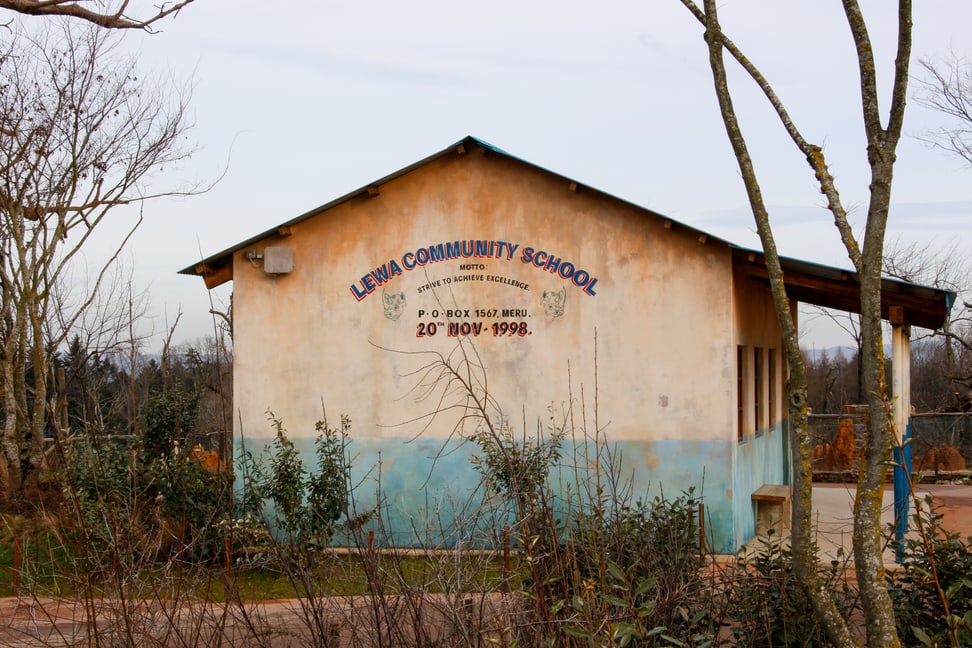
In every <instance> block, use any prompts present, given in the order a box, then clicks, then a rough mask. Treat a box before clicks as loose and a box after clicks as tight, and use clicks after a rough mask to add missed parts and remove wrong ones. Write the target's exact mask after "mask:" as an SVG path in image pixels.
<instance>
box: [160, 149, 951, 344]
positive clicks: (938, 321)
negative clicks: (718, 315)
mask: <svg viewBox="0 0 972 648" xmlns="http://www.w3.org/2000/svg"><path fill="white" fill-rule="evenodd" d="M473 150H478V151H480V152H482V153H487V154H495V155H500V156H503V157H505V158H509V159H512V160H516V161H517V162H519V163H521V164H524V165H526V166H529V167H532V168H535V169H539V170H540V171H543V172H545V173H548V174H551V175H554V176H557V177H559V178H562V179H563V180H564V181H565V182H567V183H568V184H569V185H570V186H571V188H572V189H576V188H577V187H578V186H579V184H580V183H578V182H576V181H574V180H571V179H570V178H566V177H564V176H561V175H560V174H557V173H554V172H552V171H550V170H548V169H544V168H542V167H539V166H537V165H535V164H532V163H530V162H527V161H526V160H523V159H521V158H518V157H515V156H513V155H510V154H509V153H507V152H506V151H503V150H502V149H499V148H497V147H495V146H493V145H491V144H488V143H486V142H484V141H482V140H479V139H477V138H475V137H471V136H470V137H465V138H463V139H462V140H460V141H458V142H456V143H455V144H452V145H451V146H448V147H446V148H445V149H442V150H441V151H439V152H437V153H434V154H432V155H430V156H428V157H426V158H424V159H422V160H419V161H418V162H415V163H414V164H410V165H409V166H407V167H404V168H402V169H399V170H398V171H395V172H394V173H391V174H390V175H387V176H385V177H383V178H381V179H380V180H376V181H375V182H373V183H370V184H368V185H365V186H364V187H361V188H359V189H357V190H355V191H352V192H350V193H348V194H345V195H344V196H341V197H340V198H337V199H336V200H332V201H331V202H329V203H327V204H324V205H321V206H320V207H317V208H315V209H312V210H311V211H308V212H306V213H304V214H301V215H300V216H297V217H296V218H292V219H291V220H289V221H287V222H285V223H283V224H282V225H279V226H277V227H274V228H272V229H269V230H267V231H265V232H261V233H260V234H257V235H256V236H253V237H251V238H249V239H247V240H245V241H242V242H240V243H237V244H236V245H234V246H232V247H230V248H227V249H225V250H223V251H222V252H218V253H216V254H214V255H212V256H210V257H207V258H205V259H203V260H202V261H199V262H198V263H195V264H193V265H191V266H189V267H187V268H183V269H182V270H180V271H179V273H180V274H187V275H196V276H200V277H202V278H203V279H204V281H205V282H206V287H207V288H215V287H216V286H219V285H220V284H223V283H226V282H228V281H232V279H233V256H234V254H235V253H236V252H238V251H240V250H245V249H248V248H250V247H252V246H254V245H257V244H259V243H260V242H261V241H265V240H267V239H270V238H274V237H281V236H288V235H289V234H290V230H291V227H292V226H293V225H296V224H298V223H300V222H302V221H304V220H307V219H309V218H313V217H315V216H318V215H320V214H322V213H324V212H326V211H328V210H330V209H332V208H333V207H335V206H337V205H340V204H341V203H345V202H348V201H350V200H356V199H370V198H373V197H375V196H378V195H380V193H381V186H382V185H383V184H385V183H387V182H390V181H392V180H395V179H397V178H400V177H402V176H404V175H406V174H408V173H410V172H412V171H413V170H415V169H417V168H419V167H421V166H423V165H425V164H427V163H429V162H431V161H433V160H435V159H437V158H441V157H443V156H447V155H460V156H461V155H466V154H468V153H469V152H470V151H473ZM584 188H585V190H587V191H591V192H594V193H596V194H599V195H601V196H604V197H605V198H608V199H610V200H617V201H620V202H622V203H625V204H629V205H631V206H633V207H635V208H637V209H640V210H641V211H643V212H644V213H645V214H646V216H654V217H657V218H662V219H664V220H665V222H666V227H670V226H672V225H673V224H674V221H672V220H671V219H669V218H667V217H666V216H663V215H661V214H658V213H657V212H653V211H651V210H649V209H646V208H644V207H641V206H640V205H634V204H633V203H630V202H628V201H625V200H623V199H621V198H618V197H616V196H612V195H610V194H607V193H605V192H602V191H599V190H597V189H595V188H593V187H589V186H586V185H585V187H584ZM678 227H679V228H681V229H685V230H689V231H693V232H696V233H697V234H698V235H699V236H700V237H701V238H700V240H708V241H711V242H712V243H716V242H720V243H722V244H725V245H728V246H729V247H730V248H731V249H732V254H733V265H734V267H735V268H736V269H738V270H741V271H742V272H744V273H746V274H748V275H749V276H750V277H751V278H753V279H754V280H756V281H758V282H761V283H763V284H764V285H766V286H767V287H768V286H769V279H768V273H767V270H766V263H765V260H764V256H763V253H762V252H761V251H758V250H749V249H745V248H741V247H737V246H735V245H732V244H731V243H729V242H728V241H724V240H722V239H719V238H717V237H714V236H712V235H709V234H706V233H705V232H702V231H700V230H696V229H695V228H693V227H690V226H687V225H685V224H682V223H679V224H678ZM781 262H782V265H783V274H784V283H785V285H786V291H787V294H788V295H789V297H790V298H791V299H795V300H797V301H799V302H803V303H806V304H813V305H816V306H823V307H826V308H833V309H836V310H842V311H847V312H851V313H859V312H860V286H859V284H858V282H857V274H856V273H855V272H853V271H850V270H843V269H840V268H835V267H832V266H825V265H819V264H816V263H810V262H808V261H801V260H798V259H790V258H781ZM955 297H956V295H955V293H954V292H950V291H947V290H940V289H937V288H931V287H928V286H922V285H919V284H914V283H909V282H906V281H899V280H895V279H888V278H885V279H882V281H881V316H882V317H883V318H884V319H887V320H889V321H891V322H892V323H895V324H908V325H914V326H919V327H921V328H927V329H932V330H936V329H939V328H941V327H942V326H943V325H944V324H945V322H946V321H947V319H948V314H949V312H950V311H951V308H952V304H953V303H954V302H955Z"/></svg>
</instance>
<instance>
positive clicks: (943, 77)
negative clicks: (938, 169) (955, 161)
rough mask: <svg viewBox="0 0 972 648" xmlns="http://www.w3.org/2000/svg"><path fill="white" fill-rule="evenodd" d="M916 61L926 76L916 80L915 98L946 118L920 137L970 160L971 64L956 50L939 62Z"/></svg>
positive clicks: (971, 162) (971, 146)
mask: <svg viewBox="0 0 972 648" xmlns="http://www.w3.org/2000/svg"><path fill="white" fill-rule="evenodd" d="M919 63H920V64H921V66H922V67H923V68H924V69H925V76H924V77H923V78H920V79H918V80H917V81H916V83H915V85H916V86H917V88H918V92H917V93H916V96H915V99H916V100H917V101H918V103H920V104H922V105H923V106H925V107H927V108H931V109H932V110H935V111H938V112H940V113H942V114H943V115H945V116H946V117H948V118H949V124H947V125H945V126H942V127H941V128H938V129H936V130H933V131H929V132H927V133H925V134H924V135H923V136H922V139H923V140H925V141H926V142H928V143H930V144H932V145H933V146H936V147H938V148H941V149H943V150H945V151H948V152H950V153H954V154H955V155H958V156H960V157H961V158H963V159H964V160H965V161H966V162H969V163H970V164H972V64H970V62H969V60H968V59H965V58H962V57H960V56H958V55H956V54H951V55H950V56H949V57H948V58H946V59H945V61H944V62H942V63H941V64H938V65H936V64H935V63H933V62H932V61H927V60H922V61H919Z"/></svg>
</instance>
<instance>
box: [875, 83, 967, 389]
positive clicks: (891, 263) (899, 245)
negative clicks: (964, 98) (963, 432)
mask: <svg viewBox="0 0 972 648" xmlns="http://www.w3.org/2000/svg"><path fill="white" fill-rule="evenodd" d="M970 80H972V79H970ZM884 272H885V274H887V275H888V276H891V277H896V278H898V279H902V280H904V281H911V282H915V283H921V284H925V285H927V286H933V287H935V288H940V289H942V290H950V291H952V292H954V293H956V294H957V295H958V296H959V298H958V300H957V303H956V305H955V306H954V307H953V308H952V311H951V312H950V313H949V314H948V318H947V320H946V322H945V324H944V325H943V326H942V328H941V329H940V330H938V331H930V332H928V333H926V334H924V335H922V336H920V338H919V339H927V340H929V342H932V340H935V341H940V342H941V345H942V351H943V355H944V363H943V364H940V365H939V366H938V370H939V371H940V372H941V373H942V375H943V376H944V377H945V379H946V380H948V381H950V382H951V383H952V389H951V390H949V391H950V392H951V393H950V394H948V395H949V396H952V395H954V396H955V399H956V400H955V401H953V402H952V403H951V407H960V406H961V405H963V404H964V403H966V402H968V395H969V391H970V390H972V375H970V374H969V369H968V367H967V366H965V364H964V363H963V362H960V361H959V356H960V355H961V356H962V357H966V356H968V354H969V353H970V352H972V303H970V301H969V299H970V297H969V289H970V288H969V281H970V280H972V258H970V257H969V256H968V255H967V254H966V253H965V252H964V251H963V250H962V249H961V248H960V246H959V245H958V243H956V242H953V243H951V244H950V245H946V246H944V247H935V246H934V245H932V244H931V243H916V242H904V241H901V240H900V239H896V240H895V241H893V242H892V243H891V245H890V246H889V248H888V252H887V253H886V254H885V255H884ZM946 402H947V399H940V404H941V406H945V407H947V405H946Z"/></svg>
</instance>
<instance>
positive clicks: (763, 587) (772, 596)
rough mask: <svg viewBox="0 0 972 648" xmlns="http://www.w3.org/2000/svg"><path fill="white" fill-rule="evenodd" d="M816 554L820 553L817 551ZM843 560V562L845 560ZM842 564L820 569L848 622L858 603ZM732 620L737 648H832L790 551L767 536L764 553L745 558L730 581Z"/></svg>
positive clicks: (731, 571)
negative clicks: (790, 647) (780, 647)
mask: <svg viewBox="0 0 972 648" xmlns="http://www.w3.org/2000/svg"><path fill="white" fill-rule="evenodd" d="M813 550H814V552H815V553H816V548H815V547H814V548H813ZM839 557H840V558H843V556H842V555H841V556H839ZM843 566H844V563H843V562H842V561H841V560H834V561H831V562H830V564H828V565H820V566H819V568H818V569H819V571H820V576H821V580H822V582H823V583H824V586H825V587H827V588H828V589H829V590H830V591H831V592H834V593H835V594H836V595H837V596H836V598H837V602H838V609H839V610H840V611H841V613H842V614H843V615H844V617H845V618H847V617H848V616H849V615H850V614H851V611H852V608H853V605H854V602H855V600H856V595H855V592H854V591H853V590H852V589H851V587H850V586H849V584H848V583H847V582H846V579H845V578H844V575H843ZM726 582H727V585H726V593H727V595H728V597H729V600H728V610H727V612H728V614H727V616H728V620H729V622H730V624H731V628H732V635H733V638H734V640H735V645H737V646H752V647H753V648H757V647H764V646H765V647H766V648H770V647H774V646H801V647H803V646H805V647H808V648H809V647H817V646H830V645H832V644H831V643H830V642H829V641H828V639H827V637H826V636H825V634H824V630H823V628H822V627H821V626H820V624H819V623H818V622H817V620H816V616H815V614H814V611H813V608H812V607H811V605H810V599H809V597H808V596H807V594H806V591H805V590H804V589H803V586H802V585H801V584H800V581H799V580H798V579H797V577H796V574H795V573H794V571H793V554H792V551H791V550H790V548H789V546H788V545H785V544H784V543H783V542H782V541H781V540H780V539H777V538H774V537H772V536H764V537H763V539H762V540H761V545H760V547H759V548H758V550H757V551H756V552H755V553H754V554H752V555H748V556H740V557H739V559H738V561H737V562H736V563H735V564H734V565H733V566H732V567H731V568H730V569H729V570H728V574H727V578H726Z"/></svg>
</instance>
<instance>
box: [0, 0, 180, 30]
mask: <svg viewBox="0 0 972 648" xmlns="http://www.w3.org/2000/svg"><path fill="white" fill-rule="evenodd" d="M82 2H85V0H0V9H9V10H10V11H14V12H17V13H19V14H24V15H27V16H65V17H68V18H77V19H79V20H84V21H87V22H89V23H91V24H94V25H97V26H98V27H104V28H105V29H142V30H144V31H148V32H152V31H154V30H153V28H152V26H153V25H154V24H155V23H157V22H159V21H160V20H162V19H163V18H165V17H167V16H173V17H174V16H175V15H176V14H178V13H179V11H180V10H182V8H183V7H185V6H186V5H188V4H189V3H191V2H193V0H181V1H180V2H174V3H163V4H161V5H157V6H156V7H154V13H150V14H148V15H146V16H132V15H130V14H128V13H127V10H128V4H129V0H123V1H122V2H119V3H118V4H117V6H116V8H114V9H112V8H111V7H110V5H109V6H106V7H105V8H104V10H101V11H99V10H93V9H88V8H87V7H86V6H84V5H82ZM98 4H101V3H98Z"/></svg>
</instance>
